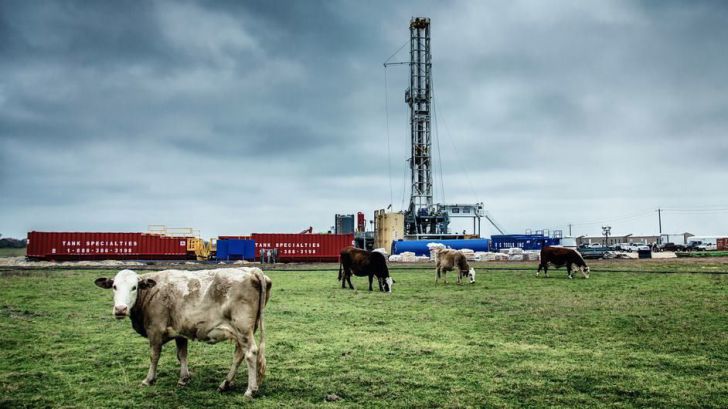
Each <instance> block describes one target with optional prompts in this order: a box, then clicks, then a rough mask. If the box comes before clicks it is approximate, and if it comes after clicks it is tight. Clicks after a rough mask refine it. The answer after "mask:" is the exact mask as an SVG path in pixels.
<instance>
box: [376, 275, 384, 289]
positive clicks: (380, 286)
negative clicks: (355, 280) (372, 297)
mask: <svg viewBox="0 0 728 409" xmlns="http://www.w3.org/2000/svg"><path fill="white" fill-rule="evenodd" d="M377 281H378V282H379V291H382V292H384V279H383V278H382V277H377Z"/></svg>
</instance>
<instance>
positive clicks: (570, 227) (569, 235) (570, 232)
mask: <svg viewBox="0 0 728 409" xmlns="http://www.w3.org/2000/svg"><path fill="white" fill-rule="evenodd" d="M569 237H571V223H569Z"/></svg>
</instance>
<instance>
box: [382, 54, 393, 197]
mask: <svg viewBox="0 0 728 409" xmlns="http://www.w3.org/2000/svg"><path fill="white" fill-rule="evenodd" d="M390 58H391V57H390ZM388 90H389V87H388V86H387V66H386V65H385V66H384V111H385V116H386V118H387V174H388V175H389V204H390V206H391V205H392V202H394V193H393V191H394V189H393V188H392V150H391V148H390V146H389V91H388Z"/></svg>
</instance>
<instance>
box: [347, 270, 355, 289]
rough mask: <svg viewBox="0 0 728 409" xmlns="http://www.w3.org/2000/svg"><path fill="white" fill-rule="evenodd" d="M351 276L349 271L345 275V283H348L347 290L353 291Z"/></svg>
mask: <svg viewBox="0 0 728 409" xmlns="http://www.w3.org/2000/svg"><path fill="white" fill-rule="evenodd" d="M351 276H352V274H351V271H349V272H348V273H346V274H345V277H346V282H348V283H349V289H352V290H353V289H354V285H353V284H352V283H351Z"/></svg>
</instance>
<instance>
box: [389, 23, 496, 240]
mask: <svg viewBox="0 0 728 409" xmlns="http://www.w3.org/2000/svg"><path fill="white" fill-rule="evenodd" d="M409 28H410V60H409V63H407V62H393V63H389V62H385V63H384V66H385V68H386V67H387V66H389V65H404V64H409V68H410V85H409V88H407V90H406V91H405V94H404V95H405V97H404V99H405V102H406V103H407V105H408V106H409V113H410V139H411V152H410V158H409V166H410V189H411V195H410V203H409V207H408V208H407V210H406V211H405V212H404V230H405V234H406V238H407V239H413V240H414V239H425V238H433V239H435V238H440V239H446V238H455V237H457V236H458V235H457V234H452V233H451V232H450V231H449V228H448V227H449V224H450V219H451V218H454V217H467V218H472V219H473V233H475V234H476V235H478V236H479V235H480V220H481V217H484V216H485V217H486V220H488V221H490V222H491V223H492V224H493V226H494V227H496V229H497V230H498V231H499V232H501V233H503V230H502V229H501V228H500V227H499V226H497V225H496V224H495V222H494V221H493V220H492V218H491V217H490V216H489V215H487V214H486V213H484V210H483V203H482V202H481V203H474V204H452V205H451V204H439V203H437V204H436V203H434V202H433V190H432V125H431V124H432V95H433V91H432V54H431V53H430V19H429V18H427V17H415V18H412V19H411V20H410V26H409ZM460 236H462V235H460Z"/></svg>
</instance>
